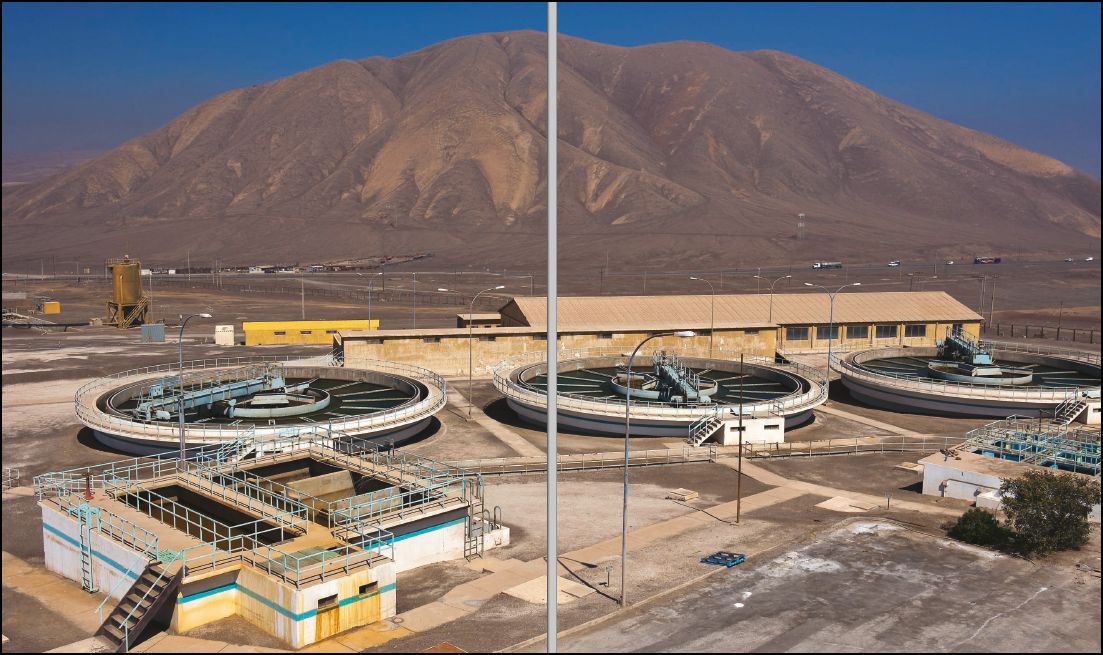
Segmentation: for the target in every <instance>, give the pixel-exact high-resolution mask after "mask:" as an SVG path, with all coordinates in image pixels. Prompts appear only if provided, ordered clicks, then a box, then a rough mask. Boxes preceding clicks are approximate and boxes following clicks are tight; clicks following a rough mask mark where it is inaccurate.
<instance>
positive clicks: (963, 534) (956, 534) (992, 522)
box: [950, 507, 1008, 548]
mask: <svg viewBox="0 0 1103 655" xmlns="http://www.w3.org/2000/svg"><path fill="white" fill-rule="evenodd" d="M950 536H951V537H953V538H954V539H957V540H958V541H964V542H965V543H967V544H974V545H977V546H991V547H996V548H999V547H1002V546H1004V545H1005V544H1006V543H1007V536H1008V535H1007V530H1006V529H1005V528H1004V527H1003V526H1001V525H1000V523H999V521H997V520H996V517H995V516H992V514H991V513H990V512H987V511H985V510H983V509H978V508H976V507H974V508H973V509H970V510H969V511H967V512H965V513H964V514H962V515H961V518H959V519H958V520H957V523H955V524H954V526H953V527H952V528H950Z"/></svg>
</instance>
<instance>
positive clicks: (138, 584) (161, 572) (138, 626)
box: [95, 563, 184, 653]
mask: <svg viewBox="0 0 1103 655" xmlns="http://www.w3.org/2000/svg"><path fill="white" fill-rule="evenodd" d="M175 569H176V571H175V573H173V572H171V569H170V567H165V566H164V565H159V564H157V563H154V564H150V565H149V566H148V567H146V570H145V571H143V572H142V575H141V576H139V577H138V579H137V580H136V581H135V582H134V585H133V586H131V587H130V589H129V590H128V591H127V592H126V594H125V595H124V596H123V598H122V600H120V601H119V604H118V605H116V606H115V609H113V610H112V611H111V614H109V615H108V617H107V619H106V620H105V621H104V622H103V624H102V625H101V626H100V629H99V630H97V631H96V635H95V636H96V637H97V638H99V639H100V640H102V641H106V642H108V643H110V644H111V646H112V647H113V648H114V652H116V653H125V652H128V651H129V650H130V647H131V646H132V645H133V644H134V643H135V642H136V641H137V640H138V638H139V637H140V636H141V634H142V631H143V630H145V629H146V628H147V627H149V624H150V623H151V622H152V621H153V618H154V617H155V616H157V614H158V612H159V611H160V610H161V608H162V607H164V606H165V604H166V603H168V602H170V601H174V600H175V599H176V590H177V589H178V588H179V586H180V580H181V578H182V577H183V572H184V569H183V567H182V566H179V565H177V566H176V567H175Z"/></svg>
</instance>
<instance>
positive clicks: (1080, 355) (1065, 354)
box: [980, 339, 1100, 366]
mask: <svg viewBox="0 0 1103 655" xmlns="http://www.w3.org/2000/svg"><path fill="white" fill-rule="evenodd" d="M980 343H981V344H982V345H983V346H985V347H987V348H989V349H991V350H1004V351H1007V352H1017V353H1030V354H1035V355H1049V356H1052V357H1060V358H1061V359H1071V360H1075V361H1078V362H1087V363H1089V364H1092V365H1094V366H1099V365H1100V355H1099V353H1094V352H1090V351H1086V350H1076V349H1074V348H1055V347H1052V346H1042V345H1035V344H1034V343H1016V342H1014V341H991V340H989V339H984V340H982V341H981V342H980Z"/></svg>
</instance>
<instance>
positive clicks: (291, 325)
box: [241, 319, 379, 346]
mask: <svg viewBox="0 0 1103 655" xmlns="http://www.w3.org/2000/svg"><path fill="white" fill-rule="evenodd" d="M241 327H242V329H243V330H244V331H245V345H246V346H273V345H284V344H324V345H329V344H331V343H333V337H334V336H336V335H337V333H338V332H340V331H341V330H378V329H379V321H377V320H374V319H373V320H371V321H366V320H364V321H359V320H357V321H350V320H345V321H247V322H245V323H242V324H241Z"/></svg>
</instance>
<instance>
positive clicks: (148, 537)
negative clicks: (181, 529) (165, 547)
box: [44, 494, 158, 559]
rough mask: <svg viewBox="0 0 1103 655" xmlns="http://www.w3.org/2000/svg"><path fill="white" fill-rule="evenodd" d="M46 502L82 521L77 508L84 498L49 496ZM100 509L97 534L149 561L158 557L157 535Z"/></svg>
mask: <svg viewBox="0 0 1103 655" xmlns="http://www.w3.org/2000/svg"><path fill="white" fill-rule="evenodd" d="M44 500H45V502H48V503H50V504H52V505H55V506H56V507H57V508H58V509H60V510H61V511H62V512H63V513H65V514H66V515H68V516H72V517H74V518H76V519H77V520H78V521H79V520H80V512H79V510H78V509H77V508H78V507H80V506H81V505H83V504H84V503H85V502H86V501H85V500H84V499H83V498H81V497H80V496H77V495H74V494H65V495H57V496H49V497H46V498H45V499H44ZM98 509H99V521H97V522H96V523H94V524H93V526H94V529H95V530H96V531H97V532H99V533H101V534H103V535H104V536H106V537H107V538H108V539H111V540H113V541H116V542H118V543H120V544H122V545H124V546H126V547H127V548H130V549H131V550H133V551H135V552H137V553H139V554H140V555H143V556H144V557H146V558H147V559H153V558H155V557H156V556H157V552H158V537H157V535H155V534H153V533H152V532H150V531H149V530H146V529H145V528H143V527H141V526H139V525H137V524H136V523H134V522H133V521H128V520H127V519H124V518H123V517H121V516H119V515H118V514H115V513H114V512H111V511H109V510H107V509H103V508H98Z"/></svg>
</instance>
